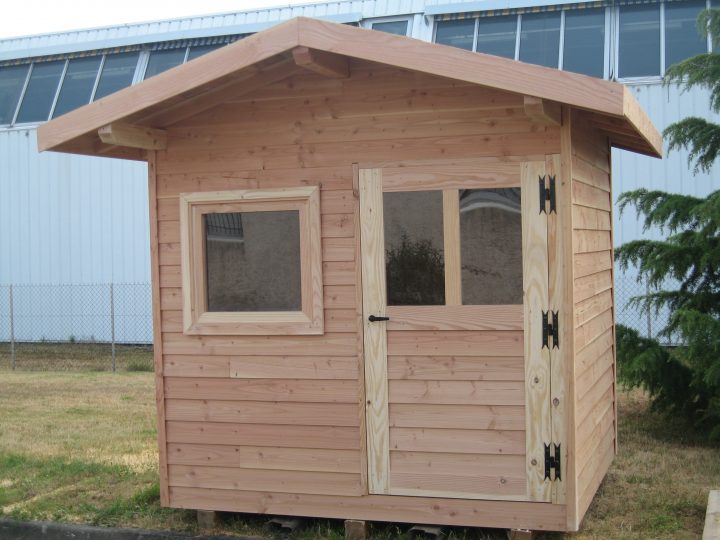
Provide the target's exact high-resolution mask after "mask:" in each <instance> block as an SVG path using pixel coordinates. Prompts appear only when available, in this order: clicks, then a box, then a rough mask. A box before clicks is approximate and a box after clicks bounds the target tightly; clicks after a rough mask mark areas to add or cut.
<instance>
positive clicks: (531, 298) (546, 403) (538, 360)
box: [521, 162, 552, 501]
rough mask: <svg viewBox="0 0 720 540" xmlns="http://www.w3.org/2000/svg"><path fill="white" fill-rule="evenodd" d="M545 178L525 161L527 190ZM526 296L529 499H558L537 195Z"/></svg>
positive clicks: (529, 231) (543, 241)
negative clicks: (549, 447)
mask: <svg viewBox="0 0 720 540" xmlns="http://www.w3.org/2000/svg"><path fill="white" fill-rule="evenodd" d="M543 177H545V162H527V163H523V165H522V168H521V178H522V192H523V193H524V194H534V193H536V192H537V189H538V179H539V178H543ZM522 236H523V238H522V246H523V249H522V251H523V298H524V300H525V302H524V309H525V317H524V320H525V335H526V337H525V340H524V342H523V343H522V345H523V352H524V357H525V381H524V386H525V393H524V402H525V418H526V420H525V426H526V428H525V429H526V432H527V438H526V439H525V440H524V441H523V442H524V444H525V454H526V455H525V460H526V472H527V479H528V486H527V487H528V493H527V495H528V498H529V499H530V500H532V501H550V500H551V499H552V492H551V489H552V488H551V485H550V482H546V481H545V479H544V463H545V462H544V445H545V444H547V443H548V442H549V441H550V440H551V437H552V426H551V412H550V350H549V349H548V348H547V347H542V315H543V312H545V311H547V310H548V307H547V306H549V302H548V218H547V213H545V212H542V213H541V212H540V211H539V208H538V200H537V198H536V197H533V196H532V195H530V196H525V197H523V198H522Z"/></svg>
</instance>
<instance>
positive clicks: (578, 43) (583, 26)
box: [563, 8, 605, 78]
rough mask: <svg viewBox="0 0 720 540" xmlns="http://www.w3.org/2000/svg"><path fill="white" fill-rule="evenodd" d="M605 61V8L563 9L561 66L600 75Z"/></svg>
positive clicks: (577, 71) (576, 71)
mask: <svg viewBox="0 0 720 540" xmlns="http://www.w3.org/2000/svg"><path fill="white" fill-rule="evenodd" d="M604 64H605V8H599V9H574V10H568V11H566V12H565V42H564V46H563V69H564V70H566V71H574V72H575V73H582V74H583V75H591V76H592V77H600V78H602V77H603V75H604V71H605V70H604Z"/></svg>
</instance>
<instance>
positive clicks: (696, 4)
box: [665, 0, 707, 67]
mask: <svg viewBox="0 0 720 540" xmlns="http://www.w3.org/2000/svg"><path fill="white" fill-rule="evenodd" d="M703 9H705V2H704V1H703V0H700V1H697V0H695V1H692V2H669V3H666V4H665V66H666V67H670V66H672V65H673V64H677V63H678V62H682V61H683V60H685V59H687V58H690V57H692V56H696V55H698V54H702V53H705V52H707V40H706V39H705V38H704V37H702V36H701V35H700V32H698V29H697V17H698V15H699V14H700V12H701V11H702V10H703Z"/></svg>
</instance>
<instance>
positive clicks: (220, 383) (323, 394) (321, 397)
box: [165, 377, 358, 425]
mask: <svg viewBox="0 0 720 540" xmlns="http://www.w3.org/2000/svg"><path fill="white" fill-rule="evenodd" d="M165 398H166V399H172V398H177V399H206V400H210V399H219V400H237V401H271V402H272V401H275V402H280V401H292V402H303V403H357V401H358V382H357V380H349V381H344V380H318V381H313V380H296V379H212V378H197V379H196V378H192V377H165ZM307 425H312V424H307Z"/></svg>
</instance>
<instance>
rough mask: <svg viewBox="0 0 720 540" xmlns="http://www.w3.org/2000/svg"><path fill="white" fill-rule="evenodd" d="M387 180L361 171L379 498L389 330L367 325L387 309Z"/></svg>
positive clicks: (383, 489) (374, 487) (372, 477)
mask: <svg viewBox="0 0 720 540" xmlns="http://www.w3.org/2000/svg"><path fill="white" fill-rule="evenodd" d="M382 178H383V177H382V171H381V170H380V169H360V171H359V181H360V186H359V187H360V236H361V242H362V290H363V295H362V303H363V310H362V312H363V324H364V327H363V336H364V337H363V339H364V352H365V399H366V426H367V459H368V488H369V491H370V493H374V494H382V493H388V492H389V489H390V476H389V474H390V457H389V456H390V450H389V431H390V430H389V426H388V377H387V354H388V342H387V327H386V325H385V324H384V323H382V322H380V323H372V322H369V321H368V318H369V317H370V315H378V316H384V315H385V309H386V307H387V296H386V290H385V248H384V245H385V238H384V226H383V211H382V209H383V198H382V181H383V180H382Z"/></svg>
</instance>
